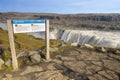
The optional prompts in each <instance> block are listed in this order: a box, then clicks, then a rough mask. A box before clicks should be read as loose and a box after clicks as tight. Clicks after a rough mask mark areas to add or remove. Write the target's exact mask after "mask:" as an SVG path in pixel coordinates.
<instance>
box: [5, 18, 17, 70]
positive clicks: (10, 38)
mask: <svg viewBox="0 0 120 80" xmlns="http://www.w3.org/2000/svg"><path fill="white" fill-rule="evenodd" d="M7 24H8V35H9V41H10V49H11V55H12V66H13V70H16V69H18V63H17V58H16V52H15V44H14V37H13V28H12V23H11V20H7Z"/></svg>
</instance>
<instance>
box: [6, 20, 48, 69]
mask: <svg viewBox="0 0 120 80" xmlns="http://www.w3.org/2000/svg"><path fill="white" fill-rule="evenodd" d="M7 25H8V36H9V42H10V49H11V56H12V67H13V70H17V69H18V61H17V57H16V51H15V43H14V32H13V23H12V20H7ZM45 35H46V60H50V52H49V46H50V45H49V40H50V39H49V20H45Z"/></svg>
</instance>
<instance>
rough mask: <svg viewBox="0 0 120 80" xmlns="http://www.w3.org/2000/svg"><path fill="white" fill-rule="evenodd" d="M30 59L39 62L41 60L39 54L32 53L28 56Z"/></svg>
mask: <svg viewBox="0 0 120 80" xmlns="http://www.w3.org/2000/svg"><path fill="white" fill-rule="evenodd" d="M30 60H31V61H32V62H40V61H41V56H40V54H33V55H31V56H30Z"/></svg>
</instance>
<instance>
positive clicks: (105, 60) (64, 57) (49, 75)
mask: <svg viewBox="0 0 120 80" xmlns="http://www.w3.org/2000/svg"><path fill="white" fill-rule="evenodd" d="M31 56H32V55H31ZM119 56H120V55H119V54H111V53H106V52H105V53H103V52H96V51H95V50H90V49H81V48H75V47H74V48H73V49H67V50H66V51H64V52H63V53H62V54H60V55H57V56H54V57H53V59H52V60H51V61H41V62H40V63H37V64H36V63H34V64H32V65H31V66H27V67H26V68H25V69H23V70H22V71H21V72H16V74H13V73H12V75H13V76H12V80H119V79H120V76H119V75H120V62H119ZM1 74H3V73H1ZM1 74H0V76H1ZM4 79H5V80H7V79H8V78H7V77H4ZM9 79H11V78H9ZM0 80H2V79H0Z"/></svg>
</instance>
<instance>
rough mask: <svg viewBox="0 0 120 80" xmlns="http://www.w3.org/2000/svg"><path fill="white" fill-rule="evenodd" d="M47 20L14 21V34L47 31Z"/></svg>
mask: <svg viewBox="0 0 120 80" xmlns="http://www.w3.org/2000/svg"><path fill="white" fill-rule="evenodd" d="M45 22H46V21H45V20H12V24H13V31H14V33H25V32H38V31H45Z"/></svg>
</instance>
